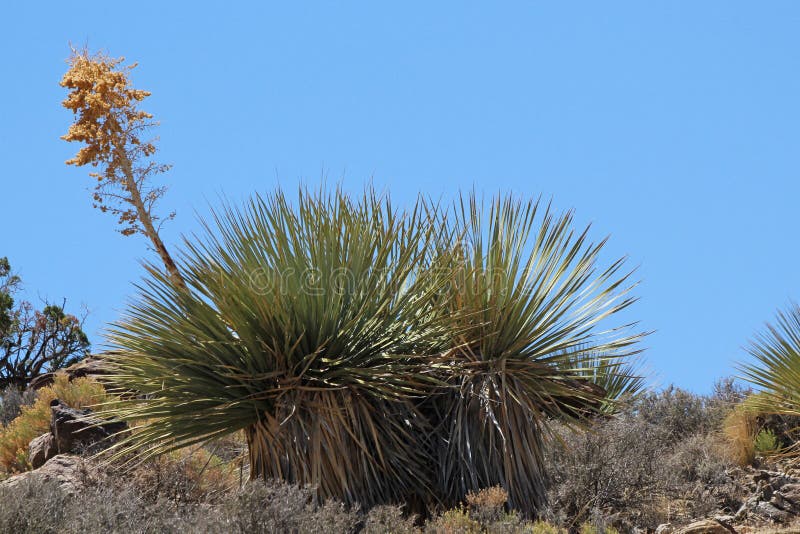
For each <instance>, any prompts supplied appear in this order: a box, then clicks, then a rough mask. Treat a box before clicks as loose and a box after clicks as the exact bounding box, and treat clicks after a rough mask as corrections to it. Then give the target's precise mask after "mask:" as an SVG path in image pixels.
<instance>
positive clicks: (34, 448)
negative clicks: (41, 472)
mask: <svg viewBox="0 0 800 534" xmlns="http://www.w3.org/2000/svg"><path fill="white" fill-rule="evenodd" d="M57 454H58V447H57V446H56V438H55V436H53V434H51V433H50V432H48V433H47V434H42V435H41V436H39V437H38V438H33V440H32V441H31V442H30V444H29V445H28V461H29V462H30V463H31V466H32V467H33V468H34V469H38V468H39V467H42V466H43V465H44V464H45V462H47V460H49V459H50V458H52V457H54V456H55V455H57Z"/></svg>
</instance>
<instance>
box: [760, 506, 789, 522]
mask: <svg viewBox="0 0 800 534" xmlns="http://www.w3.org/2000/svg"><path fill="white" fill-rule="evenodd" d="M753 512H754V513H756V514H758V515H760V516H761V517H763V518H765V519H769V520H770V521H774V522H776V523H787V522H788V521H789V520H790V519H791V518H792V517H794V514H792V513H790V512H787V511H786V510H781V509H780V508H778V507H777V506H775V505H774V504H772V503H769V502H766V501H762V502H760V503H758V505H757V506H756V507H755V509H754V510H753Z"/></svg>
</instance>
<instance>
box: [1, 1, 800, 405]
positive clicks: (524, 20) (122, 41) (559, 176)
mask: <svg viewBox="0 0 800 534" xmlns="http://www.w3.org/2000/svg"><path fill="white" fill-rule="evenodd" d="M3 11H4V14H3V17H2V20H0V44H2V49H3V50H5V53H4V57H3V60H2V72H3V76H2V83H0V102H2V106H0V160H2V161H3V170H2V171H0V180H1V182H0V183H1V184H2V207H0V228H2V230H1V231H0V256H2V255H6V256H8V257H9V259H10V260H11V263H12V265H13V266H14V267H15V268H16V270H17V271H18V272H19V274H21V275H22V276H23V279H24V281H25V290H26V296H27V297H28V298H29V299H31V300H33V301H39V300H40V299H43V298H49V299H51V300H59V301H60V300H61V299H62V298H66V299H67V303H68V308H70V309H73V310H74V309H76V308H77V307H78V306H80V305H81V304H84V305H86V306H87V307H88V309H89V310H90V312H91V314H90V316H89V318H88V320H87V331H88V333H90V335H91V337H92V340H93V341H94V342H95V345H96V346H97V347H98V348H99V347H100V346H101V345H102V338H101V335H100V334H99V331H100V330H101V328H102V326H103V325H104V324H105V323H106V322H108V321H111V320H113V319H114V318H115V317H116V316H117V315H118V313H119V312H120V311H121V310H122V309H123V308H124V305H125V302H126V300H127V299H128V298H129V297H130V296H131V295H133V293H134V292H133V288H132V283H133V282H135V281H136V280H137V279H138V278H139V277H140V276H141V274H142V269H141V267H140V264H139V261H140V260H141V259H142V258H145V257H150V258H152V257H153V256H151V255H150V253H149V252H148V251H147V249H146V245H147V243H146V242H145V241H144V239H143V238H139V237H135V238H123V237H122V236H121V235H119V234H117V233H115V231H114V230H115V224H114V221H113V219H112V218H111V217H109V216H105V215H103V214H101V213H100V212H98V211H96V210H93V209H92V207H91V200H90V194H89V192H88V189H89V188H90V187H91V186H92V182H91V179H90V178H89V177H88V176H87V175H86V171H85V169H75V168H72V167H67V166H65V165H64V160H66V159H67V158H69V157H70V156H71V155H72V153H73V152H74V151H75V150H76V149H77V146H73V145H69V144H67V143H64V142H63V141H60V140H59V136H60V135H62V134H63V133H64V132H65V131H66V129H67V127H68V125H69V123H70V120H71V116H70V113H69V112H68V111H67V110H64V109H63V108H61V107H60V101H61V100H62V99H63V97H64V94H65V93H64V90H63V89H61V88H60V87H59V86H58V81H59V79H60V77H61V75H62V73H63V71H64V70H65V68H66V66H65V63H64V60H65V59H66V57H67V56H68V53H69V49H68V43H69V42H73V43H75V44H78V45H83V44H88V45H89V47H90V48H92V49H98V48H103V49H105V50H107V51H108V52H109V53H110V54H111V55H114V56H119V55H124V56H126V57H127V58H128V59H130V60H135V61H138V62H139V64H140V66H139V67H138V68H137V69H136V70H135V71H134V82H135V84H136V86H137V87H139V88H142V89H148V90H150V91H152V92H153V96H152V97H151V98H149V99H148V100H147V101H145V105H144V106H143V107H144V109H146V110H148V111H150V112H152V113H154V114H155V116H156V118H158V119H159V120H160V121H161V123H162V125H161V127H160V128H159V131H158V134H159V135H160V137H161V141H160V145H159V146H160V150H161V151H160V155H159V157H160V160H161V161H163V162H168V163H173V164H174V169H173V170H172V171H171V172H170V173H169V174H168V175H167V176H166V177H165V182H166V183H167V185H169V187H170V191H169V193H168V195H167V196H166V198H165V199H164V200H163V201H162V206H163V208H164V209H165V210H171V209H174V210H176V211H177V213H178V215H177V218H176V220H175V221H173V222H172V223H170V224H169V225H168V226H167V227H166V228H165V230H164V237H165V240H166V241H167V243H168V244H175V243H177V242H178V240H179V236H180V235H181V234H190V233H191V232H194V231H197V230H198V229H199V225H198V223H197V219H196V214H197V213H201V214H202V213H205V212H207V210H208V206H209V203H210V204H212V205H213V204H216V203H218V198H219V196H220V195H221V194H224V195H225V196H227V197H228V198H229V199H231V200H234V201H235V200H240V199H244V198H246V197H247V195H249V194H250V193H251V192H253V191H261V192H265V191H269V190H271V189H272V188H273V187H274V186H275V185H276V184H281V185H283V186H285V187H288V188H293V187H294V186H295V184H297V183H299V182H301V181H304V182H305V183H308V184H316V183H318V182H319V180H320V179H321V177H322V176H325V175H327V176H328V180H329V181H332V182H336V181H338V180H340V179H341V180H342V181H343V183H344V185H345V187H346V188H348V189H352V190H358V189H360V188H362V187H363V185H364V184H365V183H366V182H368V181H369V180H370V179H372V181H373V183H374V184H375V185H376V186H377V187H378V188H380V189H385V190H387V191H389V192H390V193H391V194H392V197H393V198H394V199H395V201H396V202H399V203H404V202H409V201H410V200H411V199H413V198H414V196H415V195H417V193H419V192H424V193H426V194H430V195H433V196H439V195H444V197H445V198H447V197H448V196H452V195H453V194H454V193H455V192H457V191H458V190H459V189H462V190H465V189H470V188H473V187H474V188H475V189H477V190H478V191H483V192H486V193H487V194H488V193H493V192H496V191H497V190H503V191H514V192H516V193H518V194H521V195H526V196H533V197H535V196H538V195H540V194H542V195H544V196H545V197H550V196H552V197H553V201H554V205H555V206H556V207H557V208H559V209H568V208H574V209H575V210H576V219H577V221H578V222H579V224H581V225H583V224H587V223H590V222H591V223H592V224H593V235H594V236H596V238H601V237H603V236H605V235H610V236H611V241H610V243H609V246H608V251H607V254H608V259H609V260H610V259H612V258H614V257H617V256H621V255H628V256H629V257H630V260H629V261H630V263H631V265H634V266H636V265H638V266H639V270H638V276H639V278H640V279H641V280H642V283H641V285H640V286H639V287H638V288H637V295H638V296H639V297H640V298H641V300H640V301H639V302H638V303H637V304H636V305H635V306H634V307H633V308H632V309H631V311H630V313H629V317H630V318H631V319H638V320H640V321H641V326H642V328H643V329H646V330H656V333H654V334H653V335H652V336H650V337H649V338H648V340H647V342H646V345H647V347H648V350H647V353H646V361H647V365H648V368H649V369H650V370H651V371H652V378H653V382H654V383H656V384H662V385H663V384H668V383H672V382H674V383H675V384H677V385H679V386H682V387H686V388H689V389H692V390H695V391H700V392H704V391H709V390H710V389H711V386H712V384H713V382H714V380H715V379H717V378H719V377H722V376H726V375H730V374H733V373H734V369H733V364H734V362H735V361H737V360H741V359H744V358H745V357H746V356H745V353H744V352H743V350H742V346H744V345H745V344H746V342H747V340H748V338H750V337H751V336H752V334H753V333H754V332H755V331H757V330H758V329H760V328H761V327H762V325H763V323H764V321H766V320H769V319H771V318H772V317H773V314H774V311H775V310H776V309H777V308H779V307H783V306H785V305H786V304H787V303H788V302H789V300H790V299H800V280H798V274H797V273H798V270H797V266H798V265H799V264H800V248H798V246H797V231H796V226H797V215H796V213H797V211H796V205H797V200H798V195H800V180H798V159H799V158H800V151H799V150H798V148H800V147H799V146H798V142H799V141H800V97H798V95H800V64H799V63H800V61H799V60H800V33H799V32H798V31H797V28H798V27H799V26H798V24H799V23H800V3H797V2H769V3H766V4H765V3H753V2H733V1H704V2H689V1H683V2H675V1H670V2H666V1H664V2H633V1H631V2H558V3H556V2H551V3H544V2H534V1H528V2H503V3H500V2H491V3H490V2H480V3H479V2H402V3H400V2H398V3H395V4H393V5H389V3H386V2H359V3H356V2H315V3H311V2H258V3H241V2H239V3H237V2H225V3H213V4H212V3H207V4H203V3H194V4H192V5H191V8H190V9H187V8H186V7H185V6H184V5H182V4H180V3H170V2H158V3H155V2H148V1H143V2H136V3H134V4H130V3H115V2H91V1H87V2H82V3H81V4H80V5H77V4H74V3H53V4H52V5H48V6H46V7H44V6H42V5H38V4H36V3H24V2H14V3H9V4H8V5H5V6H4V7H3Z"/></svg>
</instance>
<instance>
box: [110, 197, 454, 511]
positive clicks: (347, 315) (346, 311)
mask: <svg viewBox="0 0 800 534" xmlns="http://www.w3.org/2000/svg"><path fill="white" fill-rule="evenodd" d="M428 221H429V212H428V211H427V210H423V209H421V208H420V209H416V210H413V211H411V212H398V211H395V209H394V208H393V207H392V205H391V203H390V202H389V200H388V199H386V198H381V197H378V196H377V195H376V194H375V193H374V192H373V191H367V192H366V193H365V194H364V196H363V197H361V198H359V199H357V200H351V199H350V198H349V197H348V196H347V195H345V194H344V193H343V192H341V191H338V190H337V191H336V192H335V193H333V194H328V193H325V192H322V191H320V192H317V193H311V192H308V191H306V190H301V191H300V194H299V197H298V199H297V201H296V202H294V203H293V202H290V201H289V200H288V199H287V198H286V196H285V195H284V194H283V193H281V192H280V191H278V192H276V193H275V194H273V195H270V196H268V197H258V196H256V197H255V198H254V199H253V200H252V201H251V202H250V203H249V205H247V206H246V208H244V209H234V208H231V207H226V208H225V209H223V210H222V211H221V212H219V213H217V214H215V215H214V217H213V222H212V223H210V224H206V225H205V232H206V234H207V236H206V237H204V238H197V237H195V238H193V239H191V240H189V239H187V240H186V241H185V244H184V247H183V252H182V255H181V260H180V261H179V267H180V271H181V274H182V277H183V279H184V280H185V284H186V285H185V287H182V286H181V284H178V283H176V282H175V280H174V279H173V278H172V277H169V276H167V275H165V274H163V273H162V272H160V271H158V270H156V269H155V268H152V267H151V268H149V269H148V272H149V275H148V277H147V279H146V280H145V282H144V284H143V285H142V286H141V287H140V288H139V296H138V298H137V300H136V301H135V302H133V303H132V304H130V306H129V308H128V310H127V313H126V315H125V316H124V318H123V319H122V320H121V321H119V322H118V323H116V324H115V325H114V326H113V327H112V328H111V330H110V333H109V336H108V339H109V343H110V345H111V347H112V348H113V349H114V351H116V353H115V354H114V355H112V356H109V359H108V366H109V368H110V374H109V375H108V377H107V380H108V381H109V384H110V385H111V386H112V387H114V388H117V389H119V390H121V391H124V392H128V395H127V396H124V397H125V398H126V399H127V400H125V401H124V403H123V405H122V406H116V407H114V408H113V409H110V410H108V412H107V415H113V416H116V417H119V418H122V419H125V420H128V421H131V422H135V421H141V422H146V424H143V425H141V426H140V427H139V428H138V429H137V430H136V431H135V432H133V433H132V434H131V435H130V437H128V438H127V439H126V440H124V441H122V442H121V444H120V445H119V446H118V447H117V448H116V449H114V450H115V454H116V455H117V456H122V455H124V454H126V453H130V452H134V451H136V452H137V453H138V457H139V458H144V457H147V456H150V455H154V454H159V453H163V452H166V451H169V450H173V449H177V448H181V447H184V446H187V445H190V444H194V443H198V442H203V441H206V440H208V439H212V438H217V437H220V436H222V435H224V434H228V433H231V432H235V431H237V430H240V429H243V430H244V432H245V434H246V437H247V443H248V446H249V459H250V476H251V478H280V479H283V480H286V481H289V482H296V483H301V484H310V485H313V486H314V487H315V488H316V492H317V493H316V495H317V496H318V498H320V499H326V498H329V497H335V498H338V499H341V500H343V501H345V502H348V503H353V502H359V503H361V504H363V505H367V506H369V505H372V504H375V503H385V502H403V501H405V500H407V499H409V498H410V497H411V496H413V495H419V494H420V493H426V492H430V491H431V485H432V481H431V480H430V477H429V465H430V464H429V459H428V457H427V451H428V450H429V446H428V445H427V444H426V443H425V440H426V439H428V438H427V435H428V433H429V432H427V430H428V429H427V425H428V423H427V420H426V419H425V418H424V417H423V416H422V414H421V413H420V411H419V409H418V407H417V404H418V400H419V398H421V397H424V396H425V395H426V394H427V393H428V391H429V390H430V388H431V386H432V385H437V384H438V383H439V382H438V380H439V379H438V378H437V362H438V361H439V359H440V357H439V356H437V354H439V353H441V352H442V350H443V349H445V348H447V347H449V346H450V345H452V341H451V339H450V338H451V330H450V328H449V321H448V320H447V318H446V317H444V316H440V315H441V314H435V313H433V307H434V305H436V306H439V305H441V304H442V303H443V302H445V301H446V297H443V291H442V288H441V287H440V286H441V285H442V284H443V283H444V282H443V280H444V279H445V277H441V276H419V271H418V266H419V265H420V264H421V263H422V259H423V258H426V257H429V256H430V254H431V245H432V243H433V242H434V240H439V239H440V238H439V237H437V236H436V235H435V232H436V231H437V230H436V228H435V227H434V226H431V225H430V224H428ZM434 238H436V239H434ZM443 298H444V299H445V300H444V301H443ZM131 391H133V392H135V393H136V394H135V395H130V392H131Z"/></svg>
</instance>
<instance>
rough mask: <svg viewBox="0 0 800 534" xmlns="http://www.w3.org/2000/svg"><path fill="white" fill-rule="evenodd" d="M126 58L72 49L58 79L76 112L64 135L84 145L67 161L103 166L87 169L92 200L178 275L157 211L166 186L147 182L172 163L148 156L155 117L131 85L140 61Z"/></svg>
mask: <svg viewBox="0 0 800 534" xmlns="http://www.w3.org/2000/svg"><path fill="white" fill-rule="evenodd" d="M123 61H125V58H117V59H114V58H111V57H109V56H107V55H105V54H95V55H89V52H88V51H87V50H75V49H73V51H72V56H71V57H70V58H69V61H68V63H69V70H67V72H66V74H64V77H63V78H62V79H61V82H60V85H61V86H62V87H65V88H67V89H69V95H68V96H67V98H66V99H65V100H64V101H63V102H62V104H63V106H64V107H65V108H67V109H70V110H72V112H73V113H74V114H75V122H74V123H73V124H72V125H70V127H69V131H68V132H67V134H66V135H64V136H62V137H61V138H62V139H64V140H65V141H69V142H80V143H84V146H83V147H82V148H81V149H80V150H79V151H78V153H77V154H76V155H75V157H74V158H72V159H69V160H67V165H76V166H82V165H86V164H91V165H92V166H93V167H98V166H99V167H101V168H102V171H101V172H91V173H89V175H90V176H92V177H93V178H96V179H97V183H96V185H95V189H94V193H93V198H94V202H95V204H94V206H95V207H96V208H99V209H100V210H101V211H103V212H110V213H112V214H113V215H116V216H117V217H118V222H119V224H120V225H121V226H122V229H121V230H120V233H122V234H123V235H132V234H135V233H141V234H143V235H145V236H147V237H148V238H149V239H150V240H151V242H152V243H153V246H154V248H155V249H156V251H157V252H158V254H159V256H161V259H162V260H163V261H164V265H165V266H166V268H167V270H168V271H169V272H170V273H171V274H172V276H174V277H176V278H180V275H179V273H178V272H177V268H176V267H175V264H174V262H173V261H172V258H171V257H170V256H169V253H168V252H167V250H166V247H165V246H164V244H163V243H162V241H161V238H160V237H159V235H158V227H157V223H158V221H159V217H157V216H156V215H155V214H154V213H153V205H154V204H155V202H156V201H157V200H158V199H159V198H161V197H162V196H163V195H164V192H165V191H166V188H164V187H153V186H151V185H150V184H149V183H148V179H149V178H150V177H152V175H155V174H159V173H162V172H165V171H167V170H169V165H161V164H158V163H155V162H153V161H150V157H151V156H152V155H153V154H154V153H155V152H156V146H155V144H154V143H153V141H151V140H147V141H143V140H142V138H141V136H142V135H143V134H144V133H145V132H146V131H147V130H148V129H149V128H151V127H152V126H155V125H156V123H155V122H153V120H152V119H153V116H152V115H151V114H150V113H147V112H146V111H141V110H139V109H138V108H137V105H138V104H139V102H141V101H142V100H144V99H145V98H147V97H148V96H150V93H149V92H148V91H142V90H141V89H134V88H133V87H131V84H130V80H129V77H128V74H129V73H130V71H131V70H132V69H133V68H135V67H136V64H135V63H134V64H132V65H129V66H121V63H122V62H123ZM173 216H174V214H170V215H168V216H167V217H166V219H171V218H172V217H173Z"/></svg>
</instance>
